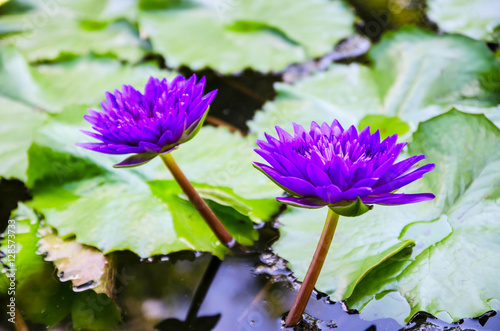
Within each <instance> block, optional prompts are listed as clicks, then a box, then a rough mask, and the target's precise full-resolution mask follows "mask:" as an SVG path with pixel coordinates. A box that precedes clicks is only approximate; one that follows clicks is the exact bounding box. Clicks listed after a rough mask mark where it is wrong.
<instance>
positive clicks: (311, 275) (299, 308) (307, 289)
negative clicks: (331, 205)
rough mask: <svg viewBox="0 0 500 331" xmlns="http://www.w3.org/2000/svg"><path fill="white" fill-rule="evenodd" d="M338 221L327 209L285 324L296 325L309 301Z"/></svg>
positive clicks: (333, 213)
mask: <svg viewBox="0 0 500 331" xmlns="http://www.w3.org/2000/svg"><path fill="white" fill-rule="evenodd" d="M338 221H339V215H338V214H336V213H335V212H334V211H333V210H331V209H328V216H327V217H326V222H325V226H324V228H323V232H322V233H321V237H320V239H319V243H318V246H317V247H316V251H315V252H314V257H313V259H312V261H311V264H310V265H309V269H308V270H307V273H306V277H305V278H304V282H302V285H301V286H300V290H299V293H298V294H297V296H296V297H295V300H294V302H293V305H292V309H290V312H289V313H288V316H287V318H286V325H287V326H294V325H296V324H297V323H299V321H300V319H301V318H302V314H303V313H304V310H305V309H306V306H307V302H309V298H310V297H311V293H312V291H313V289H314V285H315V284H316V281H317V280H318V277H319V274H320V272H321V268H322V267H323V263H325V260H326V255H327V254H328V250H329V249H330V244H331V243H332V239H333V235H334V233H335V229H336V228H337V223H338Z"/></svg>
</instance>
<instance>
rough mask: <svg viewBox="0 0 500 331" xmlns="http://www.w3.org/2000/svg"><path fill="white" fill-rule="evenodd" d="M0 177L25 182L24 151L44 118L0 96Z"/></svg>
mask: <svg viewBox="0 0 500 331" xmlns="http://www.w3.org/2000/svg"><path fill="white" fill-rule="evenodd" d="M0 104H1V106H0V140H1V141H2V144H1V145H0V176H2V177H4V178H18V179H21V180H26V169H27V168H28V154H27V150H28V148H29V147H30V146H31V143H32V142H33V134H34V131H35V129H36V128H37V127H40V126H41V125H43V123H44V122H45V120H46V119H47V115H46V114H43V113H39V112H35V111H33V109H32V108H30V107H28V106H26V105H24V104H22V103H19V102H16V101H14V100H11V99H7V98H5V97H3V96H0Z"/></svg>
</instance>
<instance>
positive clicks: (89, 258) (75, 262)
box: [38, 233, 113, 298]
mask: <svg viewBox="0 0 500 331" xmlns="http://www.w3.org/2000/svg"><path fill="white" fill-rule="evenodd" d="M38 245H39V249H38V251H39V252H42V253H43V255H44V260H45V261H51V262H53V263H54V265H55V266H56V268H57V270H58V277H59V279H60V280H61V281H62V282H65V281H68V280H71V282H72V283H73V290H75V291H81V290H82V289H92V290H93V291H94V292H96V293H98V294H99V293H104V294H106V295H107V296H108V297H110V298H111V297H113V269H112V267H111V264H110V261H109V260H108V258H107V257H106V256H104V254H102V252H100V251H98V250H97V249H95V248H92V247H88V246H85V245H82V244H80V243H78V242H76V241H75V240H63V239H61V238H60V237H58V236H57V235H55V234H54V233H47V234H46V235H44V236H43V237H42V239H40V241H39V242H38Z"/></svg>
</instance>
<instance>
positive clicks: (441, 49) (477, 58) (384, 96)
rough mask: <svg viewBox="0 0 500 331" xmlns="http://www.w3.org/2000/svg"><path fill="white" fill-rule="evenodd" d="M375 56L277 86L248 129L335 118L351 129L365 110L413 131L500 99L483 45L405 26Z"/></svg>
mask: <svg viewBox="0 0 500 331" xmlns="http://www.w3.org/2000/svg"><path fill="white" fill-rule="evenodd" d="M369 57H370V58H371V60H372V61H373V65H371V66H366V65H359V64H356V63H353V64H350V65H340V64H333V65H332V66H330V67H329V69H327V70H326V71H325V72H318V73H316V74H314V75H312V76H310V77H308V78H304V79H303V80H301V81H299V82H297V83H295V84H293V85H289V84H282V83H277V84H276V85H275V88H276V90H277V97H276V99H275V100H274V101H272V102H268V103H266V104H265V105H264V107H263V110H262V111H259V112H257V113H256V115H255V117H254V119H253V120H252V121H250V122H249V123H248V126H249V127H250V132H252V133H256V134H258V135H259V136H263V133H264V132H268V133H271V132H273V133H274V126H275V125H279V126H282V127H283V128H284V129H285V130H291V129H292V124H291V122H296V123H298V124H300V125H303V126H309V125H310V123H311V121H313V120H315V121H318V122H321V123H322V122H324V121H326V122H328V123H331V122H332V121H333V119H337V120H339V122H340V123H342V125H343V126H344V127H348V126H349V125H358V123H360V121H361V120H362V119H364V118H366V117H365V116H367V115H384V116H387V117H394V116H397V117H398V118H399V120H400V121H403V122H405V123H407V124H409V125H410V128H411V131H414V130H415V129H416V128H417V125H418V123H419V122H422V121H425V120H427V119H430V118H432V117H434V116H436V115H439V114H442V113H443V112H446V111H447V110H449V109H451V108H452V107H453V106H456V105H463V108H464V110H466V111H469V112H477V113H483V112H485V110H484V109H481V108H478V107H496V106H497V105H498V103H499V102H500V100H499V97H498V95H499V94H498V90H499V88H500V86H499V85H498V84H497V83H496V82H497V81H498V80H497V78H495V77H497V75H498V70H499V69H498V63H497V62H496V61H495V59H494V56H493V54H492V53H491V51H490V50H489V49H488V47H487V46H486V45H485V44H484V43H482V42H479V41H475V40H472V39H469V38H466V37H463V36H459V35H435V34H433V33H429V32H424V31H422V30H419V29H417V28H405V29H402V30H400V31H398V32H392V33H388V34H386V35H385V37H384V38H383V39H382V41H381V42H380V43H379V44H378V45H376V46H374V47H372V49H371V50H370V52H369ZM466 105H467V106H475V107H476V108H474V107H468V108H467V107H465V106H466ZM491 113H495V112H494V111H491ZM488 114H489V112H488ZM488 116H489V115H488ZM493 116H494V115H493ZM344 123H345V124H344ZM394 129H396V130H401V132H399V133H402V132H405V131H407V130H406V128H404V127H394Z"/></svg>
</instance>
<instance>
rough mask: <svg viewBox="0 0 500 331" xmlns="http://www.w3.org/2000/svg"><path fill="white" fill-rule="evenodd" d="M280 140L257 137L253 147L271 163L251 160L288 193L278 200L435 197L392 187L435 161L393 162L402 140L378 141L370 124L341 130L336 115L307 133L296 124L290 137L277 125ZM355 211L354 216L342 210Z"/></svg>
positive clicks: (308, 202) (305, 203)
mask: <svg viewBox="0 0 500 331" xmlns="http://www.w3.org/2000/svg"><path fill="white" fill-rule="evenodd" d="M276 131H277V133H278V137H279V139H275V138H273V137H271V136H269V135H267V134H266V138H267V142H266V141H261V140H259V141H257V144H258V146H259V147H260V149H256V150H255V151H256V152H257V153H258V154H259V155H260V156H262V157H263V158H264V160H266V161H267V162H268V163H269V165H266V164H262V163H258V162H256V163H254V165H255V166H256V167H257V168H258V169H259V170H261V171H262V172H263V173H264V174H265V175H267V176H268V177H269V178H270V179H271V180H273V181H274V182H275V183H276V184H278V185H279V186H281V187H282V188H283V189H284V190H286V191H287V192H289V193H290V194H291V196H289V197H279V198H277V199H278V200H279V201H281V202H283V203H287V204H291V205H295V206H299V207H305V208H319V207H323V206H327V205H328V206H329V207H330V208H334V207H341V206H346V205H349V204H352V203H353V202H355V201H357V200H358V199H360V200H361V202H362V203H363V204H381V205H401V204H407V203H414V202H420V201H426V200H431V199H434V195H433V194H431V193H418V194H404V193H395V191H396V190H398V189H400V188H402V187H403V186H405V185H408V184H410V183H411V182H413V181H415V180H417V179H419V178H421V177H422V176H423V175H424V174H425V173H427V172H429V171H431V170H433V169H434V164H426V165H424V166H422V167H417V166H416V164H417V162H419V161H421V160H423V159H425V157H426V156H425V155H416V156H412V157H410V158H407V159H405V160H401V161H399V162H396V159H397V158H398V156H399V154H400V153H401V150H402V149H403V148H404V147H405V146H406V143H397V135H393V136H390V137H388V138H386V139H385V140H383V141H380V133H379V131H378V130H377V131H376V132H375V133H373V134H371V133H370V127H367V128H365V129H363V130H362V131H361V132H359V134H358V132H357V130H356V128H355V127H354V126H351V127H350V128H349V129H348V130H344V129H343V128H342V126H341V125H340V123H339V122H338V121H337V120H335V121H333V123H332V125H331V126H329V125H328V124H327V123H323V124H322V125H321V126H319V125H318V124H317V123H316V122H312V124H311V129H310V131H309V132H306V130H305V129H304V128H303V127H302V126H300V125H297V124H294V131H295V134H294V135H293V136H292V135H290V134H289V133H287V132H286V131H285V130H283V129H282V128H280V127H276ZM345 216H356V215H345Z"/></svg>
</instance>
